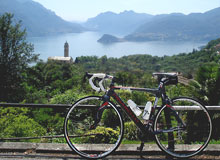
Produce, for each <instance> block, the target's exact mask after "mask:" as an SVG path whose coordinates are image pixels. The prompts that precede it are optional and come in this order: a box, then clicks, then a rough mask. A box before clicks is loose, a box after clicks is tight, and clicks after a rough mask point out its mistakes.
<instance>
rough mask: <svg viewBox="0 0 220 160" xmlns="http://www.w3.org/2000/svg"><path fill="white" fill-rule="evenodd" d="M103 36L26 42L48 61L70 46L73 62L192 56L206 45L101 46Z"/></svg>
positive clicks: (68, 36) (71, 35)
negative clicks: (134, 56) (80, 59)
mask: <svg viewBox="0 0 220 160" xmlns="http://www.w3.org/2000/svg"><path fill="white" fill-rule="evenodd" d="M101 36H102V34H101V33H97V32H84V33H69V34H62V35H56V36H47V37H31V38H28V39H27V40H28V41H29V42H31V43H33V44H34V48H35V53H38V54H40V58H41V59H43V60H47V58H48V57H50V56H63V55H64V43H65V42H66V41H67V42H68V43H69V53H70V56H71V57H73V58H74V59H75V58H76V57H79V56H94V55H96V56H98V57H101V56H103V55H107V57H117V58H119V57H122V56H125V55H132V54H150V55H153V56H164V55H169V56H171V55H174V54H179V53H189V52H191V51H192V50H193V49H198V48H199V47H201V46H203V45H205V44H206V43H207V42H192V41H191V42H173V41H172V42H171V41H168V42H167V41H149V42H120V43H113V44H108V45H107V44H101V43H98V42H97V40H98V39H99V38H100V37H101Z"/></svg>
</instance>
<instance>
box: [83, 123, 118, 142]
mask: <svg viewBox="0 0 220 160" xmlns="http://www.w3.org/2000/svg"><path fill="white" fill-rule="evenodd" d="M86 134H94V135H93V136H89V137H85V138H84V139H83V140H82V141H83V142H84V143H115V142H116V141H117V139H118V136H119V131H116V130H114V129H112V128H105V127H97V128H96V129H95V130H91V131H89V132H88V133H86Z"/></svg>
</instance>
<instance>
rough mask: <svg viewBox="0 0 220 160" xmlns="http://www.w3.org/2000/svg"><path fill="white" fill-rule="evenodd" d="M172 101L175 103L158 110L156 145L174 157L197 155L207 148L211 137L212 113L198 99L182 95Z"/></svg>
mask: <svg viewBox="0 0 220 160" xmlns="http://www.w3.org/2000/svg"><path fill="white" fill-rule="evenodd" d="M171 101H172V104H170V105H165V106H163V107H162V108H161V109H160V110H159V111H158V114H157V116H156V119H155V123H154V131H155V133H156V135H155V138H156V141H157V144H158V146H159V147H160V148H161V149H162V150H163V151H165V152H166V153H167V154H169V155H171V156H173V157H177V158H188V157H191V156H194V155H196V154H198V153H200V152H201V151H202V150H203V149H205V147H206V146H207V145H208V142H209V140H210V137H211V132H212V122H211V118H210V115H209V113H208V111H207V109H206V107H205V106H204V105H202V104H201V103H200V102H199V101H197V100H195V99H192V98H187V97H179V98H175V99H173V100H171ZM178 117H179V118H178ZM181 121H182V122H183V123H181ZM182 124H185V125H182Z"/></svg>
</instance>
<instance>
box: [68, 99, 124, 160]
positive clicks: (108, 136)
mask: <svg viewBox="0 0 220 160" xmlns="http://www.w3.org/2000/svg"><path fill="white" fill-rule="evenodd" d="M103 103H104V101H103V99H102V97H100V96H88V97H84V98H82V99H80V100H78V101H77V102H76V103H75V104H73V106H72V107H71V108H70V109H69V111H68V113H67V115H66V117H65V121H64V136H65V139H66V141H67V143H68V145H69V147H70V148H71V149H72V150H73V151H75V152H76V153H77V154H79V155H80V156H82V157H84V158H88V159H97V158H104V157H106V156H108V155H109V154H110V153H112V152H113V151H115V150H116V149H117V148H118V146H119V145H120V143H121V140H122V137H123V133H124V123H123V119H122V116H121V113H120V112H119V110H118V109H117V107H116V105H115V104H114V103H112V102H107V103H104V104H103ZM85 105H86V106H87V107H85ZM92 106H95V107H92ZM100 108H102V109H101V110H100ZM98 110H99V112H98ZM97 117H100V121H99V122H97V123H98V124H97V126H96V127H94V124H95V120H97ZM91 127H92V128H91Z"/></svg>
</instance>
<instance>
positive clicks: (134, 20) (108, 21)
mask: <svg viewBox="0 0 220 160" xmlns="http://www.w3.org/2000/svg"><path fill="white" fill-rule="evenodd" d="M151 17H153V16H152V15H150V14H145V13H136V12H134V11H124V12H121V13H119V14H117V13H114V12H104V13H100V14H99V15H97V16H96V17H93V18H89V19H88V20H87V21H86V22H85V23H84V24H83V25H84V27H86V28H89V29H90V30H93V31H98V32H102V33H108V34H121V35H126V34H129V33H131V32H133V31H134V30H135V29H137V27H138V26H140V25H141V24H144V23H145V22H146V21H148V20H149V19H151Z"/></svg>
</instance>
